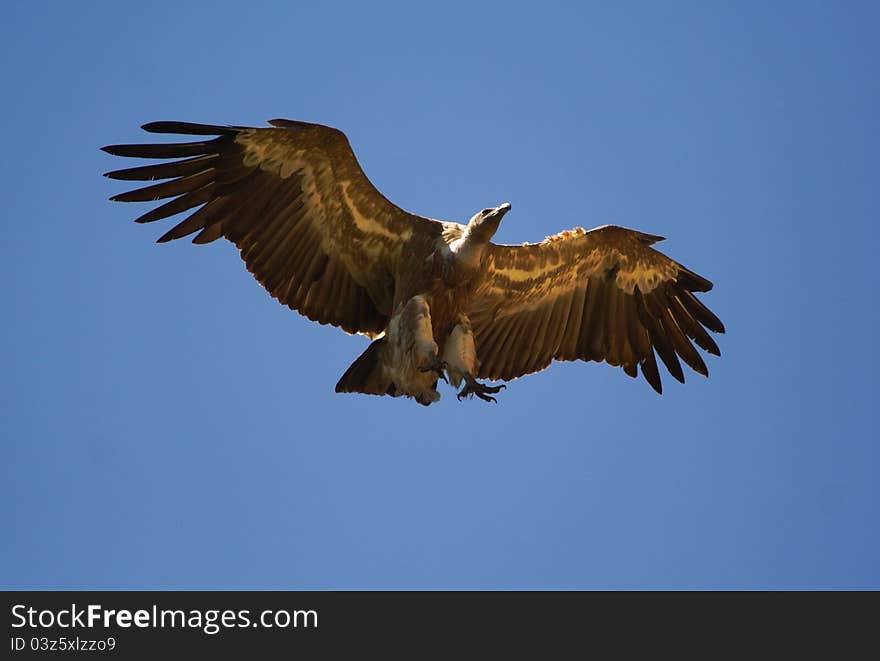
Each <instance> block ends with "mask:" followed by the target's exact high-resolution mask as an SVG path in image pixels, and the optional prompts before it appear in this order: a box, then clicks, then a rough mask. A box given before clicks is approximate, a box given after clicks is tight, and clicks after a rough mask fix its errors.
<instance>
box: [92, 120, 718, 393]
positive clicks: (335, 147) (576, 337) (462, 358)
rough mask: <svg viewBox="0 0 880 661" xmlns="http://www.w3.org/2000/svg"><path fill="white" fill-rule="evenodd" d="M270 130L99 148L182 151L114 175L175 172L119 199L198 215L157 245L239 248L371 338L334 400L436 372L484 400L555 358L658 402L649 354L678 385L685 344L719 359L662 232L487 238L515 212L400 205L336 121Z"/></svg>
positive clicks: (690, 277)
mask: <svg viewBox="0 0 880 661" xmlns="http://www.w3.org/2000/svg"><path fill="white" fill-rule="evenodd" d="M269 124H270V125H271V128H269V127H266V128H248V127H242V126H210V125H205V124H190V123H184V122H154V123H151V124H146V125H145V126H143V129H144V130H146V131H149V132H151V133H174V134H185V135H193V136H204V137H199V138H196V139H193V140H192V141H189V142H180V143H175V144H134V145H115V146H110V147H104V148H103V149H104V151H105V152H108V153H110V154H114V155H117V156H133V157H138V158H155V159H177V160H172V161H171V162H164V163H158V164H152V165H145V166H142V167H134V168H129V169H125V170H116V171H114V172H108V173H107V175H106V176H108V177H110V178H112V179H122V180H126V181H127V180H143V181H150V180H154V179H168V180H170V181H165V182H163V183H157V184H152V185H149V186H146V187H144V188H138V189H137V190H133V191H131V192H127V193H122V194H120V195H116V196H115V197H112V198H111V199H112V200H117V201H121V202H140V201H151V200H160V199H163V198H173V199H172V200H171V201H169V202H166V203H164V204H162V205H161V206H159V207H157V208H155V209H153V210H152V211H148V212H147V213H145V214H144V215H142V216H140V217H139V218H138V219H137V222H140V223H149V222H152V221H155V220H161V219H163V218H167V217H169V216H173V215H175V214H179V213H182V212H187V211H190V210H192V209H195V208H196V207H200V208H198V210H196V211H194V212H193V213H191V214H190V215H188V216H187V217H186V218H185V219H184V220H183V221H182V222H180V223H178V224H177V225H175V226H174V227H172V228H171V229H170V230H169V231H168V232H166V233H165V234H164V235H162V237H161V238H160V239H159V242H160V243H161V242H164V241H170V240H172V239H179V238H181V237H184V236H188V235H190V234H193V233H195V232H198V234H196V236H195V237H194V238H193V243H209V242H211V241H214V240H216V239H219V238H220V237H224V238H226V239H229V240H230V241H232V242H233V243H234V244H235V245H236V246H237V247H238V249H239V251H240V252H241V257H242V259H244V262H245V264H246V265H247V268H248V270H249V271H250V272H251V273H253V275H254V277H256V279H257V280H259V282H260V283H261V284H262V285H263V286H264V287H265V288H266V289H267V290H268V292H269V293H270V294H271V295H272V296H273V297H274V298H276V299H278V301H279V302H280V303H283V304H284V305H287V306H288V307H290V308H291V309H293V310H297V311H298V312H300V313H301V314H303V315H305V316H306V317H308V318H309V319H311V320H313V321H317V322H319V323H321V324H331V325H333V326H338V327H340V328H342V330H344V331H346V332H348V333H361V334H363V335H367V336H368V337H370V338H372V339H373V341H372V343H371V344H370V345H369V346H368V347H367V350H366V351H364V352H363V354H361V356H360V357H359V358H358V359H357V360H355V361H354V363H352V365H351V366H350V367H349V368H348V370H347V371H346V372H345V374H343V375H342V378H341V379H340V380H339V383H337V384H336V392H359V393H367V394H371V395H392V396H394V397H397V396H400V395H406V396H407V397H412V398H414V399H415V400H416V401H417V402H419V403H420V404H424V405H428V404H431V403H432V402H436V401H437V400H438V399H440V393H438V392H437V382H438V380H439V379H443V380H444V381H446V380H448V382H449V383H450V384H451V385H452V386H454V387H455V388H458V387H459V386H460V385H461V384H462V382H463V383H464V385H463V387H462V388H461V390H460V391H459V392H458V398H459V399H462V398H463V397H466V396H469V395H476V396H477V397H479V398H480V399H483V400H486V401H495V398H494V397H493V396H492V395H494V394H497V393H498V391H499V390H500V389H501V388H504V387H505V386H504V385H494V386H493V385H489V384H487V383H485V382H481V381H478V379H481V378H482V379H488V380H492V381H495V380H499V379H502V380H509V379H514V378H516V377H519V376H523V375H525V374H529V373H531V372H537V371H538V370H541V369H543V368H545V367H547V365H549V364H550V362H551V361H552V360H554V359H556V360H595V361H597V362H600V361H605V362H607V363H608V364H610V365H615V366H620V367H622V368H623V371H624V372H626V374H628V375H629V376H632V377H635V376H636V375H637V373H638V371H639V370H641V373H642V375H643V376H644V377H645V380H646V381H647V382H648V383H649V384H651V386H652V387H653V388H654V390H656V391H657V392H658V393H659V392H661V384H660V372H659V370H658V369H657V362H656V359H655V357H654V352H655V350H656V352H657V354H658V355H659V356H660V359H661V360H662V361H663V363H664V364H665V365H666V368H667V369H668V370H669V373H670V374H672V376H674V377H675V378H676V379H678V380H679V381H681V382H684V374H683V373H682V368H681V365H680V363H679V360H678V359H679V357H680V358H681V359H682V360H684V362H685V363H687V364H688V365H689V366H690V367H691V368H692V369H694V370H695V371H697V372H699V373H700V374H703V375H708V370H707V369H706V365H705V364H704V363H703V360H702V358H701V357H700V355H699V353H698V352H697V351H696V349H695V348H694V346H693V345H692V344H691V340H693V342H694V343H696V344H697V346H699V347H701V348H702V349H704V350H705V351H707V352H709V353H711V354H715V355H720V352H719V349H718V345H717V344H715V342H714V341H713V339H712V337H711V336H710V335H709V333H707V332H706V330H707V329H708V330H710V331H714V332H716V333H723V332H724V326H723V325H722V323H721V321H720V320H719V319H718V317H716V316H715V315H714V314H713V313H712V312H710V311H709V309H708V308H706V307H705V306H704V305H703V304H702V303H701V302H700V301H699V300H698V299H697V298H696V296H695V295H694V292H706V291H709V290H710V289H711V288H712V283H711V282H709V281H708V280H706V279H705V278H703V277H701V276H699V275H697V274H696V273H694V272H693V271H691V270H689V269H687V268H685V267H684V266H682V265H681V264H679V263H678V262H675V261H673V260H671V259H669V258H668V257H666V256H665V255H663V254H662V253H660V252H657V251H656V250H654V249H653V248H651V245H652V244H654V243H656V242H657V241H660V240H661V239H662V237H659V236H654V235H651V234H644V233H642V232H638V231H635V230H630V229H625V228H623V227H615V226H612V225H605V226H603V227H598V228H596V229H593V230H589V231H586V230H584V229H582V228H575V229H573V230H569V231H565V232H562V233H560V234H557V235H555V236H551V237H549V238H547V239H545V240H544V241H542V242H540V243H533V244H528V243H527V244H523V245H519V246H508V245H497V244H494V243H492V242H491V239H492V236H493V235H494V234H495V231H496V230H497V229H498V226H499V223H500V222H501V219H502V218H503V217H504V215H505V214H506V213H507V212H508V211H510V204H508V203H506V202H505V203H504V204H501V205H499V206H496V207H489V208H486V209H483V210H482V211H479V212H478V213H476V214H474V216H473V217H472V218H471V219H470V220H469V221H468V222H467V223H466V224H464V225H462V224H459V223H455V222H445V221H438V220H432V219H430V218H425V217H423V216H417V215H415V214H411V213H409V212H406V211H404V210H402V209H400V208H398V207H397V206H395V205H394V204H393V203H392V202H390V201H389V200H387V199H386V198H385V197H384V196H383V195H382V194H381V193H380V192H379V191H378V190H376V189H375V188H374V187H373V185H372V184H371V183H370V181H369V180H368V179H367V177H366V175H365V174H364V173H363V171H362V170H361V168H360V165H359V164H358V162H357V159H356V158H355V155H354V153H353V152H352V149H351V146H350V145H349V143H348V140H347V139H346V137H345V135H344V134H343V133H342V132H341V131H338V130H336V129H333V128H330V127H327V126H321V125H318V124H308V123H305V122H298V121H290V120H280V119H279V120H272V121H270V122H269Z"/></svg>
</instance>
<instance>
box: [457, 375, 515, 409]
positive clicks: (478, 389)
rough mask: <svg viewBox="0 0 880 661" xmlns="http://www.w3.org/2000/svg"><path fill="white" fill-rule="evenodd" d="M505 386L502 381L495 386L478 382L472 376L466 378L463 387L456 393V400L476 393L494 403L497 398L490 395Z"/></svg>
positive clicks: (486, 400)
mask: <svg viewBox="0 0 880 661" xmlns="http://www.w3.org/2000/svg"><path fill="white" fill-rule="evenodd" d="M505 388H507V386H506V385H504V384H503V383H501V384H499V385H497V386H487V385H486V384H485V383H480V382H479V381H477V380H476V379H474V378H470V379H467V380H466V382H465V386H464V388H462V389H461V392H459V393H458V395H456V397H458V401H461V400H462V399H464V398H465V397H473V396H474V395H476V396H477V397H479V398H480V399H482V400H483V401H484V402H493V403H495V404H497V403H498V400H497V399H495V398H494V397H492V395H494V394H496V393H498V392H500V391H502V390H504V389H505Z"/></svg>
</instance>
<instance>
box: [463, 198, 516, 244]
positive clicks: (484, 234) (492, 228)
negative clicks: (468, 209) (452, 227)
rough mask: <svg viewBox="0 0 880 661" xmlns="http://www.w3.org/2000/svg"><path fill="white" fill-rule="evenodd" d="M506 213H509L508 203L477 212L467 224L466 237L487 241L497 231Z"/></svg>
mask: <svg viewBox="0 0 880 661" xmlns="http://www.w3.org/2000/svg"><path fill="white" fill-rule="evenodd" d="M508 211H510V202H504V203H503V204H499V205H498V206H497V207H488V208H486V209H483V210H482V211H478V212H477V213H475V214H474V215H473V217H472V218H471V219H470V221H469V222H468V225H467V233H468V235H469V236H470V237H472V238H475V239H477V240H482V241H488V240H489V239H491V238H492V236H493V235H494V234H495V232H496V231H497V230H498V225H499V224H500V223H501V219H502V218H503V217H504V214H506V213H507V212H508Z"/></svg>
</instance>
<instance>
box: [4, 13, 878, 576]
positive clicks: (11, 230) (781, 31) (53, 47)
mask: <svg viewBox="0 0 880 661" xmlns="http://www.w3.org/2000/svg"><path fill="white" fill-rule="evenodd" d="M306 4H308V5H317V4H318V3H279V4H278V5H277V6H274V5H271V4H270V5H264V4H261V3H258V2H249V3H245V4H241V3H235V4H233V3H222V2H216V3H204V4H201V5H199V4H196V3H179V2H176V3H168V2H151V3H138V4H133V3H120V2H113V3H98V2H95V3H78V4H70V3H42V4H38V3H29V4H28V3H15V4H14V5H13V6H10V7H9V8H7V10H6V12H5V14H4V21H3V25H2V26H0V36H2V39H0V54H2V60H3V62H5V63H6V66H5V67H4V82H5V85H4V87H5V89H6V94H5V102H4V103H3V105H2V108H0V115H2V120H3V122H2V123H3V126H4V129H5V130H4V140H3V142H4V157H3V158H2V159H0V174H2V178H0V180H2V181H3V184H2V185H3V198H4V218H5V222H4V226H5V227H6V236H5V251H4V252H5V257H4V259H3V260H2V262H0V269H2V276H3V282H4V283H5V286H4V294H5V297H6V306H5V307H6V310H7V312H6V314H4V316H3V318H4V323H3V324H2V326H0V338H2V347H3V349H2V351H3V365H4V370H3V371H4V378H3V379H2V386H0V387H2V397H0V407H2V416H0V425H2V426H0V431H2V436H3V445H2V447H3V460H2V462H0V466H2V467H0V471H2V480H0V522H2V525H3V529H4V530H5V531H6V532H5V534H4V540H5V541H4V544H2V545H0V567H2V569H0V584H2V586H3V587H7V588H156V589H172V588H205V589H208V588H230V589H235V588H255V589H260V588H265V589H275V588H279V589H299V588H303V589H325V588H355V589H359V588H404V589H406V588H502V589H506V588H526V589H532V588H551V589H557V588H561V589H569V588H623V589H631V588H649V589H652V588H834V587H840V588H866V587H873V588H877V587H880V566H878V561H877V558H878V557H880V533H878V526H877V504H878V502H880V487H878V482H877V479H876V473H877V467H878V460H880V450H878V442H877V441H878V439H877V432H876V424H875V414H876V403H875V401H874V400H875V395H876V392H877V387H876V381H875V375H876V373H877V368H878V356H877V353H876V351H875V350H874V349H873V341H874V336H875V334H876V328H877V322H878V312H877V306H876V300H877V293H876V292H877V279H876V276H875V275H874V273H875V271H874V270H873V269H871V270H869V263H873V260H874V256H875V251H876V247H875V240H874V236H873V233H871V234H869V227H873V226H874V225H875V224H876V221H877V217H878V216H877V205H878V197H877V192H878V190H880V186H878V184H880V181H878V164H877V155H878V153H880V150H878V148H880V140H878V131H877V118H878V117H880V79H878V77H877V73H876V64H877V62H878V61H880V47H878V42H877V39H876V27H877V24H878V19H880V10H878V8H877V5H876V4H875V3H871V2H841V3H820V2H773V3H763V2H740V3H721V2H672V3H652V2H643V3H628V2H620V3H606V2H596V3H571V4H558V3H553V2H542V3H539V4H534V3H529V4H520V5H518V4H511V3H503V4H477V5H474V4H472V3H462V4H461V5H458V6H456V7H454V8H446V7H442V8H441V7H440V6H437V7H434V8H428V9H426V8H423V7H418V8H417V7H414V6H411V5H409V4H404V3H400V4H391V5H386V4H382V3H352V4H350V5H349V4H333V5H330V4H327V5H322V6H321V7H317V6H306ZM661 5H662V6H661ZM273 117H289V118H294V119H302V120H307V121H316V122H320V123H325V124H330V125H332V126H336V127H339V128H341V129H342V130H344V131H345V132H346V133H347V135H348V136H349V138H350V140H351V142H352V144H353V146H354V148H355V151H356V153H357V154H358V157H359V159H360V161H361V163H362V165H363V166H364V169H365V170H366V172H367V174H368V175H369V176H370V178H371V179H372V180H373V182H374V183H375V184H376V185H377V186H378V187H379V189H380V190H382V191H383V192H384V193H385V194H386V195H387V196H388V197H389V198H391V199H392V200H394V201H395V202H396V203H397V204H399V205H400V206H402V207H404V208H406V209H409V210H412V211H415V212H419V213H423V214H425V215H429V216H433V217H438V218H444V219H450V220H460V221H464V220H466V219H467V218H468V217H469V216H470V215H471V214H472V213H474V212H475V211H477V210H479V209H481V208H483V207H485V206H488V205H494V204H498V203H499V202H501V201H503V200H510V201H511V202H512V203H513V210H512V211H511V213H510V214H508V216H507V217H506V218H505V219H504V222H503V223H502V226H501V229H500V231H499V234H498V235H497V237H496V238H497V239H498V240H500V241H502V242H510V243H519V242H522V241H529V240H531V241H536V240H540V239H542V238H543V237H545V236H546V235H548V234H553V233H555V232H557V231H559V230H561V229H564V228H568V227H572V226H575V225H583V226H585V227H588V228H589V227H594V226H597V225H601V224H605V223H616V224H620V225H625V226H629V227H634V228H638V229H641V230H644V231H646V232H651V233H657V234H662V235H664V236H666V237H668V241H667V242H665V243H664V244H662V245H661V246H660V247H661V249H663V250H664V251H665V252H667V254H669V255H670V256H672V257H673V258H675V259H678V260H679V261H682V262H683V263H685V264H686V265H688V266H689V267H691V268H693V269H694V270H696V271H697V272H698V273H701V274H702V275H705V276H706V277H708V278H709V279H711V280H712V281H713V282H714V283H715V290H714V291H713V292H711V293H710V294H708V295H705V296H704V297H703V300H704V301H706V302H707V304H709V305H710V307H711V308H712V309H713V310H714V311H716V312H717V313H718V315H719V316H720V317H721V318H722V319H723V320H724V322H725V324H726V326H727V329H728V333H727V335H725V336H722V337H720V338H719V344H720V345H721V349H722V353H723V355H722V357H721V358H720V359H718V358H711V357H710V359H708V360H707V364H708V366H709V369H710V372H711V376H710V378H709V379H703V378H702V377H700V376H698V375H696V374H693V373H689V374H688V375H687V376H688V383H687V384H686V385H684V386H681V385H679V384H677V383H675V382H674V381H673V380H672V379H671V378H670V377H668V376H666V378H665V379H664V385H665V386H666V387H665V393H664V395H663V396H662V397H658V396H657V395H655V394H654V392H653V391H652V390H651V389H650V388H649V387H648V386H647V384H645V383H644V382H643V381H641V380H639V381H636V380H632V379H629V378H627V377H626V376H625V375H624V374H623V373H622V372H621V371H620V370H616V369H613V368H611V367H608V366H605V365H597V364H595V363H586V364H585V363H566V364H556V365H554V366H553V367H551V369H549V370H546V371H544V372H542V373H540V374H537V375H534V376H531V377H527V378H525V379H522V380H518V381H515V382H513V383H512V384H510V387H509V388H508V389H507V390H505V391H504V392H503V393H501V397H500V398H499V400H500V403H499V404H498V405H497V406H492V405H488V404H484V403H483V402H480V401H467V402H463V403H459V402H457V401H456V400H455V397H454V393H453V391H452V390H450V389H445V390H443V391H442V394H443V399H442V400H441V401H440V403H439V404H437V405H434V406H431V407H430V408H428V409H424V408H422V407H420V406H417V405H415V404H414V403H412V402H411V401H406V400H402V399H391V398H375V397H366V396H351V395H349V396H343V395H336V394H334V392H333V386H334V384H335V383H336V380H337V379H338V377H339V376H340V375H341V374H342V372H343V371H344V370H345V368H346V367H347V366H348V364H349V363H350V362H351V361H352V360H353V359H354V358H355V357H356V356H357V355H358V354H359V353H360V351H362V350H363V348H364V347H365V344H366V341H365V340H364V339H363V338H358V337H349V336H347V335H345V334H343V333H342V332H340V331H337V330H333V329H330V328H328V327H321V326H318V325H316V324H313V323H311V322H308V321H307V320H306V319H305V318H303V317H300V316H298V315H297V314H295V313H292V312H290V311H289V310H287V309H286V308H283V307H281V306H279V305H278V304H277V303H275V302H274V301H273V300H271V299H270V298H269V296H268V295H267V294H266V293H265V292H264V291H263V290H262V288H261V287H260V286H259V285H258V284H257V283H256V282H255V281H254V280H253V279H252V278H251V277H250V276H249V274H248V273H247V272H246V271H245V269H244V267H243V265H242V263H241V261H240V260H239V259H238V257H237V255H236V253H235V250H234V249H233V247H232V246H231V245H230V244H225V243H221V242H217V243H215V244H211V245H209V246H193V245H191V244H189V243H188V242H185V241H180V242H175V243H173V244H168V245H161V246H157V245H155V243H154V241H155V239H156V238H158V237H159V236H160V235H161V234H162V233H163V232H164V231H165V230H167V229H168V227H170V223H168V222H166V223H159V224H155V225H148V226H139V225H135V224H133V223H131V222H130V220H131V219H132V218H134V217H135V216H136V215H138V214H140V213H142V212H143V211H144V210H146V208H148V207H147V206H146V205H122V204H112V203H110V202H108V201H107V197H109V196H110V195H112V194H114V193H117V192H120V191H121V190H123V189H124V183H123V185H120V182H112V181H110V180H106V179H103V178H102V177H100V176H99V175H100V173H102V172H105V171H107V170H111V169H116V168H119V167H125V166H126V162H125V161H123V160H122V159H118V158H113V157H110V156H108V155H106V154H103V153H102V152H100V151H99V150H98V147H100V146H102V145H105V144H111V143H119V142H132V141H140V140H141V139H143V138H147V137H148V136H147V135H146V134H143V133H142V132H141V131H140V130H139V129H138V126H139V125H140V124H142V123H144V122H147V121H152V120H159V119H179V120H189V121H197V122H213V123H234V124H251V125H260V124H262V123H263V122H264V121H265V120H267V119H270V118H273ZM159 225H161V227H160V226H159Z"/></svg>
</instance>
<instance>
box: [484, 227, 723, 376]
mask: <svg viewBox="0 0 880 661" xmlns="http://www.w3.org/2000/svg"><path fill="white" fill-rule="evenodd" d="M660 240H662V237H659V236H652V235H649V234H643V233H641V232H636V231H634V230H629V229H625V228H623V227H614V226H611V225H606V226H605V227H599V228H597V229H594V230H591V231H589V232H587V231H585V230H583V229H581V228H578V229H575V230H572V231H567V232H562V233H561V234H557V235H556V236H552V237H549V238H548V239H546V240H545V241H543V242H541V243H537V244H526V245H522V246H499V245H494V244H490V245H489V248H488V250H489V252H488V257H487V259H488V272H489V275H488V277H487V280H486V281H485V282H484V283H483V284H482V285H481V287H480V288H479V289H478V290H477V292H476V297H475V300H474V303H473V305H472V309H471V310H470V311H469V316H470V319H471V324H472V326H473V328H474V334H475V340H476V348H477V356H478V357H479V360H480V367H479V369H478V376H481V377H483V378H489V379H512V378H515V377H518V376H522V375H524V374H529V373H531V372H537V371H538V370H541V369H543V368H545V367H547V365H549V364H550V361H551V360H552V359H556V360H595V361H597V362H601V361H605V362H607V363H609V364H611V365H618V366H621V367H623V369H624V371H625V372H626V373H627V374H628V375H630V376H632V377H635V376H636V374H637V371H638V369H637V368H641V371H642V374H643V375H644V377H645V379H646V380H647V381H648V383H650V384H651V386H653V388H654V389H655V390H656V391H657V392H658V393H659V392H662V386H661V382H660V373H659V371H658V369H657V362H656V360H655V358H654V351H655V350H656V351H657V353H658V354H659V355H660V358H661V359H662V360H663V362H664V363H665V364H666V367H667V369H668V370H669V373H670V374H672V376H674V377H675V378H676V379H678V380H679V381H681V382H682V383H684V374H683V372H682V369H681V365H680V363H679V362H678V356H680V357H681V358H682V359H683V360H684V361H685V362H686V363H687V364H688V365H690V366H691V368H693V369H694V370H695V371H697V372H699V373H700V374H703V375H704V376H708V374H709V371H708V369H707V368H706V365H705V363H704V362H703V360H702V358H700V355H699V353H698V352H697V350H696V349H695V348H694V346H693V345H692V344H691V342H690V340H693V341H694V342H695V343H696V344H697V345H698V346H699V347H701V348H702V349H704V350H706V351H708V352H709V353H711V354H715V355H720V351H719V349H718V345H717V344H715V342H714V341H713V340H712V338H711V337H710V335H709V334H708V333H707V332H706V329H709V330H711V331H714V332H716V333H723V332H724V325H723V324H722V323H721V321H720V320H719V319H718V317H716V316H715V315H714V314H713V313H712V312H710V311H709V309H708V308H706V307H705V306H704V305H703V304H702V303H701V302H700V301H699V300H697V298H696V297H695V296H694V292H705V291H709V290H710V289H711V288H712V283H711V282H709V281H708V280H706V279H705V278H702V277H700V276H699V275H697V274H696V273H694V272H693V271H690V270H689V269H687V268H685V267H684V266H682V265H681V264H679V263H677V262H674V261H673V260H671V259H669V258H668V257H666V256H665V255H663V254H662V253H659V252H657V251H656V250H654V249H653V248H650V247H649V246H651V244H653V243H656V242H657V241H660Z"/></svg>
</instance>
